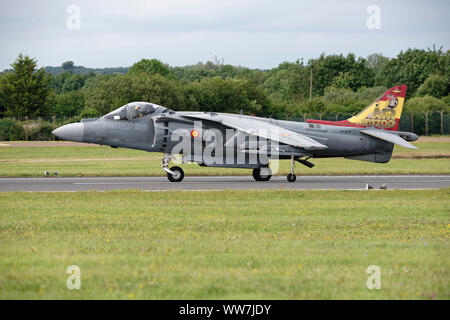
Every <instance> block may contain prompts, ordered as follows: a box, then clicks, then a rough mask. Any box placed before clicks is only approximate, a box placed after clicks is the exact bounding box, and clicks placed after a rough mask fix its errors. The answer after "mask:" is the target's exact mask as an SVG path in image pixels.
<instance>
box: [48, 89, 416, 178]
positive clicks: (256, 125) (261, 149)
mask: <svg viewBox="0 0 450 320" xmlns="http://www.w3.org/2000/svg"><path fill="white" fill-rule="evenodd" d="M406 89H407V86H406V85H399V86H395V87H393V88H391V89H389V90H388V91H386V92H385V93H384V94H383V95H382V96H381V97H379V98H378V99H376V100H375V101H373V102H372V103H371V104H369V105H368V106H367V107H366V108H365V109H364V110H362V111H361V112H360V113H358V114H357V115H355V116H353V117H351V118H349V119H347V120H343V121H323V120H312V119H307V120H306V122H294V121H284V120H275V119H268V118H261V117H255V116H247V115H242V114H239V115H238V114H227V113H216V112H185V111H184V112H180V111H174V110H171V109H168V108H165V107H163V106H160V105H157V104H154V103H150V102H131V103H128V104H126V105H124V106H122V107H120V108H118V109H116V110H114V111H112V112H110V113H108V114H106V115H104V116H102V117H101V118H95V119H82V120H81V122H79V123H71V124H67V125H64V126H62V127H59V128H57V129H56V130H54V131H53V134H54V135H55V136H57V137H58V138H60V139H64V140H70V141H77V142H87V143H94V144H99V145H108V146H111V147H113V148H118V147H121V148H130V149H138V150H145V151H148V152H160V153H163V154H164V156H163V159H162V169H163V170H164V171H165V172H166V173H167V177H168V179H169V180H170V181H172V182H180V181H182V180H183V177H184V171H183V169H181V168H180V167H179V166H173V167H170V168H169V164H170V162H171V161H173V160H174V156H175V155H181V162H182V163H189V162H194V163H197V164H199V165H201V166H212V167H228V168H247V169H253V177H254V179H255V180H256V181H268V180H270V178H271V177H272V174H273V172H272V169H271V167H272V166H273V165H271V164H273V161H274V160H278V159H290V162H291V170H290V173H289V174H288V175H287V180H288V181H289V182H295V181H296V175H295V172H294V171H295V170H294V168H295V166H294V164H295V162H298V163H300V164H303V165H305V166H307V167H309V168H312V167H313V166H314V164H313V163H312V162H311V161H310V159H315V158H331V157H344V158H347V159H353V160H362V161H369V162H377V163H386V162H388V161H389V160H390V158H391V155H392V150H393V147H394V144H397V145H400V146H402V147H405V148H411V149H415V147H414V146H413V145H412V144H410V143H409V142H408V141H415V140H417V139H418V137H417V135H416V134H414V133H411V132H402V131H398V127H399V120H400V116H401V113H402V108H403V104H404V100H405V94H406ZM176 158H179V157H178V156H177V157H176Z"/></svg>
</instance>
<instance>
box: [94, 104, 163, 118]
mask: <svg viewBox="0 0 450 320" xmlns="http://www.w3.org/2000/svg"><path fill="white" fill-rule="evenodd" d="M159 108H163V107H161V106H158V105H156V104H152V103H148V102H131V103H128V104H126V105H124V106H122V107H120V108H118V109H116V110H114V111H111V112H110V113H108V114H107V115H105V116H103V118H104V119H111V120H133V119H136V118H140V117H143V116H146V115H149V114H152V113H154V112H156V110H158V109H159Z"/></svg>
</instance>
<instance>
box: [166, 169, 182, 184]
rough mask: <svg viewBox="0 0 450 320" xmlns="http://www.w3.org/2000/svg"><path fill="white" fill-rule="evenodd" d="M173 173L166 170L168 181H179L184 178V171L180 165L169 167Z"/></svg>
mask: <svg viewBox="0 0 450 320" xmlns="http://www.w3.org/2000/svg"><path fill="white" fill-rule="evenodd" d="M169 170H170V171H172V172H173V174H171V173H169V172H167V178H168V179H169V181H170V182H180V181H181V180H183V178H184V171H183V169H181V168H180V167H172V168H170V169H169Z"/></svg>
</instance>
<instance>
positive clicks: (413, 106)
mask: <svg viewBox="0 0 450 320" xmlns="http://www.w3.org/2000/svg"><path fill="white" fill-rule="evenodd" d="M449 110H450V109H449V106H448V105H446V104H445V102H444V101H443V100H441V99H438V98H435V97H431V96H423V97H414V98H411V99H409V101H406V103H405V111H406V112H414V113H420V112H426V111H429V112H430V111H431V112H433V111H449Z"/></svg>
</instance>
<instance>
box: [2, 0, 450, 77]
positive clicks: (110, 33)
mask: <svg viewBox="0 0 450 320" xmlns="http://www.w3.org/2000/svg"><path fill="white" fill-rule="evenodd" d="M0 1H1V2H0V43H1V46H0V70H3V69H6V68H9V65H10V63H12V62H13V61H14V60H15V58H16V57H17V55H18V54H19V53H20V52H22V53H24V54H28V55H29V56H31V57H34V58H36V59H37V60H38V62H39V65H40V66H47V65H51V66H58V65H61V64H62V62H64V61H68V60H72V61H74V62H75V65H83V66H86V67H118V66H130V65H132V64H133V63H134V62H136V61H138V60H140V59H142V58H157V59H160V60H162V61H163V62H165V63H168V64H170V65H171V66H184V65H189V64H195V63H197V62H199V61H202V62H206V61H207V60H213V59H214V56H217V57H218V58H220V59H222V58H223V59H224V62H225V63H229V64H233V65H241V66H246V67H250V68H260V69H268V68H273V67H276V66H277V65H278V64H279V63H280V62H282V61H295V60H296V59H297V58H305V60H308V59H310V58H314V57H317V56H319V55H320V54H321V53H322V52H325V53H327V54H331V53H343V54H347V53H349V52H353V53H355V54H356V55H357V56H367V55H368V54H370V53H374V52H378V53H383V54H384V55H386V56H389V57H393V56H395V55H396V54H397V53H399V52H400V50H406V49H408V48H422V49H426V48H427V47H431V46H432V45H433V44H436V45H437V46H438V47H440V46H441V45H443V46H444V49H445V50H447V49H449V40H450V19H449V18H448V16H449V14H450V1H448V0H428V1H423V0H417V1H400V0H389V1H380V0H369V1H366V0H349V1H344V0H341V1H337V0H336V1H328V0H320V1H299V0H286V1H284V0H272V1H266V0H255V1H247V0H227V1H218V0H217V1H214V0H160V1H152V0H147V1H144V0H131V1H130V0H128V1H117V0H105V1H99V0H96V1H79V0H73V1H64V0H55V1H46V0H35V1H30V0H28V1H25V0H13V1H5V0H0ZM70 5H76V6H77V7H78V8H79V9H80V20H79V21H80V29H70V28H69V27H68V25H67V20H68V19H70V21H71V22H74V21H76V20H73V19H71V17H73V16H71V14H69V13H67V9H68V7H69V6H70ZM371 5H377V6H378V7H379V8H380V29H369V28H368V27H367V20H368V19H370V17H371V14H373V11H371V14H368V13H367V9H368V7H369V6H371ZM370 21H372V22H373V21H375V20H370ZM372 25H373V24H372ZM71 26H73V23H72V24H71Z"/></svg>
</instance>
